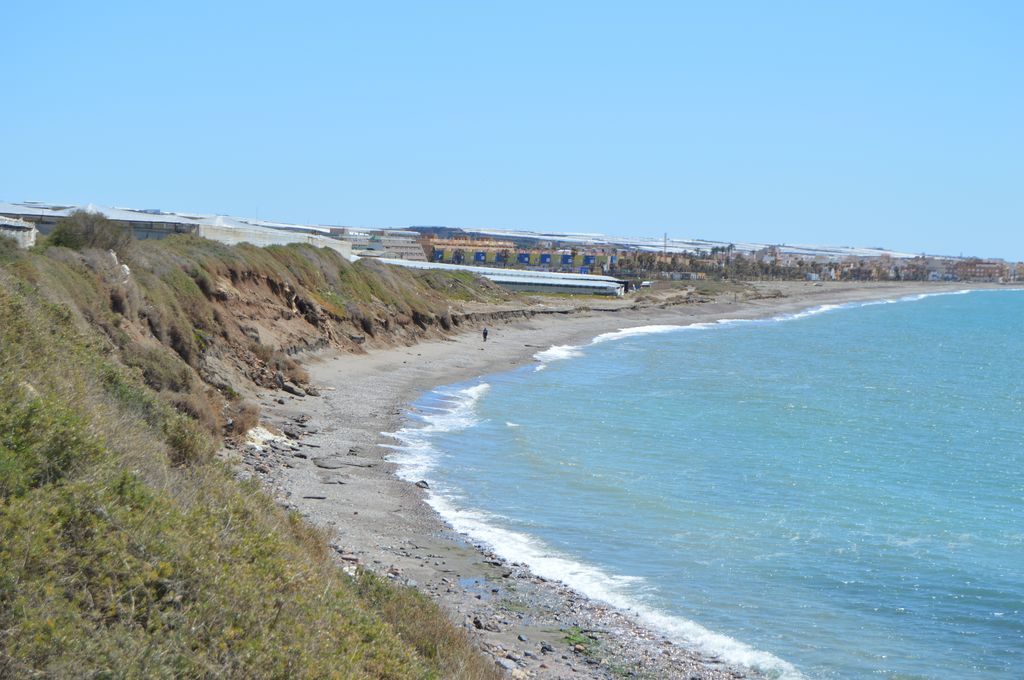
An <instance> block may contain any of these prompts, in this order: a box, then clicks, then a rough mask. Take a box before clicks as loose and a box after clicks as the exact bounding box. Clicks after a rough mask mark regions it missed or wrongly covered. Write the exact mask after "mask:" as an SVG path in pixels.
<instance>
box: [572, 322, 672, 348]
mask: <svg viewBox="0 0 1024 680" xmlns="http://www.w3.org/2000/svg"><path fill="white" fill-rule="evenodd" d="M680 328H686V326H680V325H651V326H633V327H632V328H620V329H619V330H617V331H612V332H610V333H602V334H601V335H599V336H597V337H596V338H594V339H593V340H591V341H590V344H592V345H596V344H599V343H602V342H608V341H609V340H621V339H622V338H631V337H634V336H637V335H653V334H655V333H668V332H669V331H677V330H679V329H680Z"/></svg>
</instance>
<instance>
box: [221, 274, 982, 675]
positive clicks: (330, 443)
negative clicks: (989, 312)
mask: <svg viewBox="0 0 1024 680" xmlns="http://www.w3.org/2000/svg"><path fill="white" fill-rule="evenodd" d="M964 287H965V286H964V285H960V284H935V283H928V284H925V283H917V284H913V283H908V284H839V283H827V284H824V285H820V286H813V285H810V284H806V283H802V282H799V283H798V282H786V283H771V284H759V289H760V290H762V291H764V292H766V293H769V292H771V293H773V292H775V291H778V292H780V293H781V294H782V297H766V298H762V299H754V300H748V301H733V299H732V296H731V295H729V296H725V298H724V299H722V300H720V301H716V302H707V303H704V304H692V303H688V304H680V305H674V306H669V307H666V308H657V307H655V308H647V309H641V310H636V309H631V308H629V307H627V306H623V305H621V304H620V305H615V304H608V305H603V306H605V307H607V308H609V309H614V310H615V311H590V312H579V313H575V314H546V315H541V316H534V317H532V318H530V319H526V320H518V321H513V322H510V323H508V324H505V325H498V326H491V327H490V335H489V337H488V340H487V342H486V343H484V342H483V341H482V339H481V337H480V328H473V329H466V331H465V332H463V333H462V334H460V335H456V336H453V337H451V338H448V339H444V340H436V341H428V342H422V343H420V344H417V345H414V346H411V347H401V348H394V349H386V350H374V351H370V352H368V353H366V354H358V355H356V354H325V355H320V356H317V357H312V358H308V359H307V360H306V362H305V365H306V367H307V369H308V370H309V372H310V374H311V375H312V376H313V378H312V383H313V384H314V385H316V386H317V387H318V388H319V389H320V391H321V395H322V396H320V397H306V398H299V397H291V396H288V395H282V394H277V393H273V394H271V393H266V394H263V395H261V397H262V398H261V406H262V409H263V418H264V420H265V421H267V422H268V423H270V424H271V425H272V426H274V428H276V429H278V430H280V431H282V432H284V433H286V434H285V435H283V436H281V437H279V438H278V439H276V440H272V441H270V442H267V443H266V444H265V445H264V446H262V447H247V448H245V449H244V450H241V451H240V452H239V453H240V455H241V459H242V465H241V467H240V470H241V474H242V475H253V476H256V477H259V478H260V479H261V480H262V481H263V482H264V483H265V484H266V486H267V487H268V489H269V490H270V491H271V493H273V494H274V495H275V497H276V498H277V499H278V502H279V503H280V504H281V505H283V506H285V507H288V508H293V509H295V510H297V511H298V512H300V513H301V514H302V515H303V516H305V517H306V518H307V519H308V520H309V521H311V522H313V523H314V524H316V525H318V526H320V527H324V528H326V529H328V530H329V531H330V532H331V534H332V536H333V537H334V538H333V541H332V546H333V547H334V548H335V550H336V551H337V553H338V558H339V563H340V564H342V565H343V566H344V567H345V568H348V569H350V570H351V569H354V568H355V567H356V566H357V565H358V566H359V567H362V568H368V569H371V570H373V571H375V572H377V573H380V574H382V575H385V576H386V577H388V578H392V579H394V580H395V581H397V582H400V583H404V584H408V585H411V586H413V587H416V588H418V589H420V590H421V591H422V592H424V593H426V594H428V595H430V596H431V597H432V598H434V599H435V600H436V601H438V602H439V603H440V604H441V605H442V606H444V607H445V608H446V609H447V610H448V611H449V612H450V614H451V617H452V620H453V621H454V622H455V623H456V624H457V625H462V626H465V628H466V629H467V631H468V632H469V634H470V635H471V636H473V637H474V638H476V639H477V641H478V643H479V645H480V648H481V649H482V650H483V651H484V652H485V653H487V654H490V655H492V656H493V657H494V659H495V663H497V664H498V665H500V666H502V667H504V668H506V669H507V670H508V671H509V673H510V675H511V676H512V677H520V678H525V677H538V678H612V677H651V678H687V679H690V678H701V679H703V680H716V679H725V678H738V677H759V676H758V674H757V673H756V672H755V671H751V670H750V669H746V668H737V667H733V666H729V665H727V664H725V663H723V662H721V661H720V660H719V659H717V658H715V657H714V656H710V655H707V654H705V653H702V652H700V651H699V650H696V649H694V648H692V647H691V646H690V645H688V644H687V643H686V642H685V641H682V640H669V639H667V638H666V637H664V636H663V635H662V634H660V633H658V632H657V631H654V630H650V629H647V628H645V627H644V626H642V625H640V624H639V623H637V622H636V621H635V620H634V619H633V617H632V616H631V615H630V614H629V613H628V612H621V611H617V610H615V609H613V608H610V607H608V606H605V605H603V604H602V603H600V602H596V601H592V600H589V599H587V598H586V597H584V596H582V595H580V594H579V593H576V592H574V591H572V590H570V589H569V588H567V587H565V586H563V585H561V584H559V583H556V582H552V581H546V580H544V579H542V578H539V577H537V576H535V575H534V574H531V573H530V571H529V568H528V565H523V564H517V563H505V562H503V561H502V560H500V559H498V558H496V557H495V556H494V555H493V554H490V553H488V552H487V548H486V546H474V545H473V544H472V543H470V542H468V541H467V540H466V539H465V538H464V537H461V536H459V535H456V534H455V533H454V532H453V531H452V530H451V529H450V527H447V526H446V525H445V523H444V521H443V520H442V519H441V518H440V517H439V516H438V515H437V514H436V513H435V512H434V511H433V510H432V509H431V508H430V507H429V506H428V505H427V504H426V503H425V501H424V499H425V498H426V494H427V493H429V492H428V491H427V490H424V489H421V488H419V487H417V486H416V485H414V484H411V483H409V482H406V481H402V480H400V479H399V478H398V477H396V476H395V474H394V469H395V468H394V465H393V464H391V463H389V462H387V457H388V455H390V454H391V453H393V451H392V450H391V449H388V448H386V447H385V446H382V445H386V444H389V443H392V440H391V439H389V438H388V437H386V436H384V435H383V434H382V433H387V432H393V431H395V430H397V429H399V428H400V427H401V426H402V420H403V412H404V409H405V407H406V406H407V405H408V404H409V403H410V402H412V401H413V400H415V399H416V398H417V397H418V396H419V395H420V394H422V393H423V392H424V391H426V390H429V389H432V388H434V387H437V386H440V385H445V384H449V383H454V382H460V381H463V380H468V379H470V378H473V377H476V376H481V375H486V374H488V373H494V372H498V371H502V370H506V369H509V368H511V367H514V366H517V365H521V364H522V363H524V362H529V361H532V360H533V359H532V357H533V355H534V354H535V353H537V352H539V351H541V350H544V349H547V348H548V347H551V346H552V345H566V344H582V343H584V342H587V341H588V340H589V339H590V338H592V337H594V336H595V335H598V334H600V333H603V332H608V331H613V330H618V329H620V328H626V327H631V326H642V325H648V324H688V323H698V322H706V321H712V320H715V319H721V318H758V317H767V316H774V315H777V314H782V313H787V312H795V311H799V310H803V309H807V308H810V307H814V306H817V305H823V304H837V303H843V302H852V301H857V300H869V299H882V298H891V297H901V296H906V295H913V294H916V293H921V292H926V293H937V292H946V291H952V290H958V289H962V288H964ZM593 306H594V307H601V306H602V303H600V302H595V303H594V304H593ZM279 400H280V401H283V402H284V403H283V404H281V403H278V401H279Z"/></svg>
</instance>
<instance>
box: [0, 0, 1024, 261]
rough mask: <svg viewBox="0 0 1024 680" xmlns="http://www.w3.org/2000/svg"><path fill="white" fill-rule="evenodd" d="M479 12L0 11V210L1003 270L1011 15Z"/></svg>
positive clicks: (877, 8) (1023, 170) (1017, 221)
mask: <svg viewBox="0 0 1024 680" xmlns="http://www.w3.org/2000/svg"><path fill="white" fill-rule="evenodd" d="M493 4H496V3H480V2H466V3H387V2H358V3H327V2H324V3H308V2H289V3H262V2H246V3H232V2H200V3H193V2H184V1H183V2H173V3H146V2H130V3H129V2H124V3H121V2H97V3H83V2H69V3H61V2H35V1H33V2H22V1H21V0H14V1H13V2H12V1H11V0H8V1H7V2H5V3H4V4H3V6H2V7H0V19H2V22H3V25H4V37H3V40H0V73H2V74H3V83H4V86H5V87H4V96H3V100H2V104H0V158H2V162H0V200H13V201H20V200H48V201H67V202H83V203H84V202H93V203H98V204H105V205H122V206H130V207H143V208H163V209H168V210H192V211H197V212H211V213H222V214H237V215H246V216H254V215H258V216H259V217H262V218H268V219H281V220H292V221H310V222H321V223H333V224H350V225H365V226H403V225H412V224H420V225H422V224H444V225H451V226H462V227H474V226H490V227H500V228H526V229H544V228H553V229H562V230H569V231H601V232H606V233H612V234H622V235H652V236H656V235H661V234H662V233H663V232H668V233H669V235H670V236H678V237H703V238H713V239H725V240H754V241H766V242H778V243H828V244H837V245H868V246H874V245H878V246H885V247H889V248H895V249H902V250H909V251H913V252H919V251H928V252H932V253H941V254H954V255H955V254H959V253H961V252H963V253H964V254H974V255H979V256H1000V257H1006V258H1013V259H1022V260H1024V37H1022V36H1024V2H1019V1H1016V0H1010V1H1006V2H990V1H984V0H979V1H970V2H967V1H959V2H945V1H943V0H929V1H921V2H913V1H901V0H886V1H884V2H873V1H870V0H857V1H852V2H831V1H829V2H787V1H785V0H782V1H779V2H768V1H762V2H693V3H684V2H646V3H643V2H636V3H627V2H616V3H600V2H580V3H568V2H565V3H558V2H541V3H532V2H515V3H502V5H501V7H488V5H493ZM151 5H153V6H151Z"/></svg>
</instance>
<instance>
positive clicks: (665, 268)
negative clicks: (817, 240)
mask: <svg viewBox="0 0 1024 680" xmlns="http://www.w3.org/2000/svg"><path fill="white" fill-rule="evenodd" d="M423 249H424V251H425V252H426V254H427V259H428V260H429V261H431V262H443V263H448V264H457V265H459V264H466V265H473V266H478V267H500V268H516V269H527V270H534V271H555V272H558V271H560V272H579V273H600V274H607V275H612V276H616V277H618V278H665V279H675V280H680V279H683V280H686V279H703V278H706V277H708V276H712V277H727V278H742V279H809V280H815V281H817V280H831V281H843V280H852V281H892V280H905V281H975V282H997V283H999V282H1002V283H1009V282H1017V281H1021V280H1024V263H1010V262H1005V261H1003V260H994V259H979V258H963V257H933V256H925V255H919V256H912V255H908V254H896V253H886V252H884V251H879V252H877V253H874V252H873V253H858V254H845V253H843V252H842V251H840V252H821V253H813V252H808V249H806V248H795V249H792V250H790V249H787V248H786V247H785V246H764V247H761V248H757V249H749V250H747V251H745V252H744V251H740V250H738V249H736V248H735V247H732V246H712V247H710V248H708V249H706V250H701V249H695V250H693V251H678V250H677V251H658V250H654V249H653V248H650V247H647V248H644V247H635V246H625V247H614V246H611V245H608V244H605V243H602V244H599V245H587V244H583V243H572V244H567V243H562V242H558V241H550V240H544V239H523V238H517V239H516V240H506V239H498V238H494V237H493V236H487V235H484V236H483V237H480V238H473V237H469V236H467V237H461V238H458V237H451V236H446V237H437V236H433V235H431V234H429V233H427V234H424V237H423Z"/></svg>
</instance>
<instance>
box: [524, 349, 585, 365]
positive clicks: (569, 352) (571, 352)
mask: <svg viewBox="0 0 1024 680" xmlns="http://www.w3.org/2000/svg"><path fill="white" fill-rule="evenodd" d="M579 356H583V352H582V351H581V350H580V348H579V347H577V346H575V345H552V346H551V347H549V348H548V349H546V350H544V351H542V352H537V353H536V354H534V355H533V358H534V359H536V360H537V361H540V362H541V363H545V364H546V363H549V362H552V361H562V360H564V359H571V358H573V357H579Z"/></svg>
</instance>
